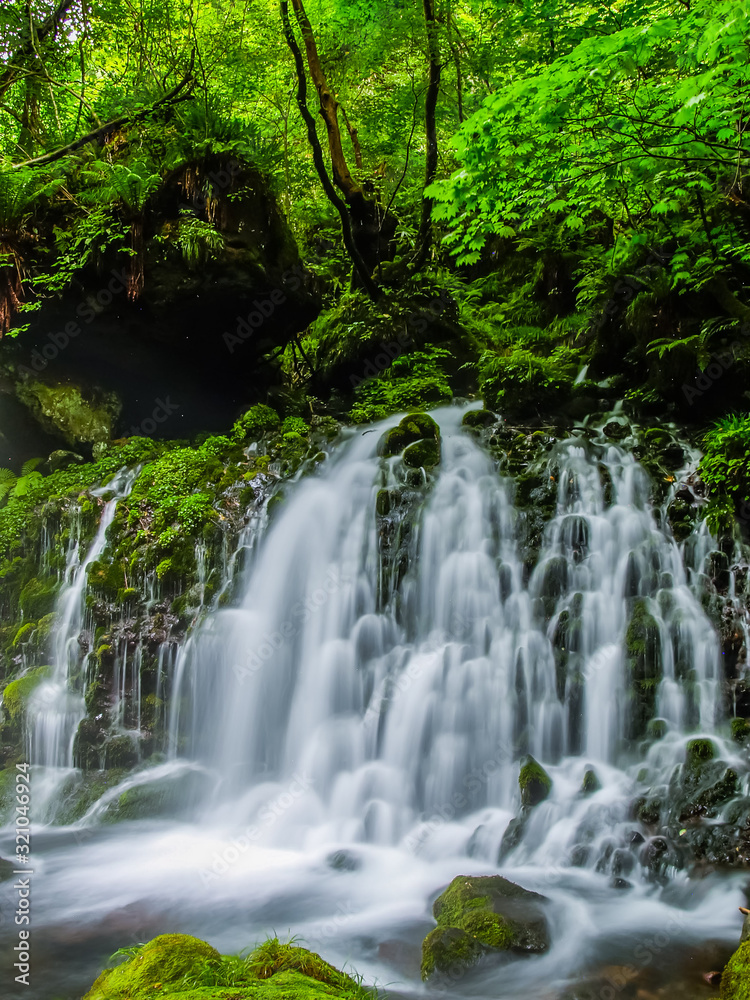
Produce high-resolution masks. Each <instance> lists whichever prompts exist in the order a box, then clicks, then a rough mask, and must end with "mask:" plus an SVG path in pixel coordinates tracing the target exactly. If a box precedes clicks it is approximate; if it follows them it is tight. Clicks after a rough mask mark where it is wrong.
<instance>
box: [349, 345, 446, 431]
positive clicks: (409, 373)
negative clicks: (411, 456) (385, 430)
mask: <svg viewBox="0 0 750 1000" xmlns="http://www.w3.org/2000/svg"><path fill="white" fill-rule="evenodd" d="M451 358H452V355H451V352H450V351H448V350H446V349H445V348H442V347H430V348H428V349H427V350H425V351H413V352H411V353H409V354H402V355H401V356H400V357H397V358H396V359H395V360H394V361H393V362H392V364H391V366H390V368H387V369H386V370H385V371H384V372H382V373H381V374H380V375H377V376H375V377H374V378H370V379H367V380H366V381H364V382H362V383H360V385H358V386H357V387H356V389H355V390H354V400H355V403H354V406H353V407H352V409H351V412H350V414H349V418H350V420H351V421H352V422H353V423H355V424H364V423H370V422H371V421H374V420H382V419H383V418H384V417H388V416H390V415H391V414H392V413H400V412H403V411H404V410H415V409H419V410H421V409H425V408H428V407H430V406H439V405H440V404H441V403H449V402H450V401H451V399H452V398H453V392H452V391H451V387H450V384H449V382H448V378H447V375H446V374H445V368H446V367H447V362H448V361H449V359H451Z"/></svg>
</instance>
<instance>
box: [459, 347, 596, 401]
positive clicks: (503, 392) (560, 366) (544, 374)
mask: <svg viewBox="0 0 750 1000" xmlns="http://www.w3.org/2000/svg"><path fill="white" fill-rule="evenodd" d="M579 366H580V357H579V355H578V354H577V353H576V352H575V351H573V350H571V349H570V348H567V347H556V348H555V349H554V350H553V351H552V352H551V353H550V355H549V356H548V357H541V356H539V355H538V354H535V353H534V352H532V351H530V350H528V349H526V348H523V347H516V348H515V349H513V350H512V351H511V352H510V354H507V355H502V354H498V353H496V352H495V351H485V352H484V353H483V354H482V355H481V357H480V358H479V362H478V371H479V385H480V388H481V391H482V396H483V398H484V401H485V404H486V406H487V408H488V409H491V410H496V411H498V412H508V413H513V414H518V415H529V414H532V413H534V412H535V411H536V410H537V408H543V409H546V410H547V411H549V410H551V409H554V408H555V407H556V406H557V405H558V404H559V403H561V402H563V401H564V400H565V398H566V397H567V395H568V394H569V393H570V391H571V389H572V386H573V380H574V378H575V376H576V374H577V372H578V369H579Z"/></svg>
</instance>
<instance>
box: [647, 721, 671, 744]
mask: <svg viewBox="0 0 750 1000" xmlns="http://www.w3.org/2000/svg"><path fill="white" fill-rule="evenodd" d="M668 732H669V723H668V722H667V720H666V719H651V721H650V722H649V724H648V725H647V726H646V735H647V736H648V738H649V739H651V740H663V739H664V737H665V736H666V735H667V733H668Z"/></svg>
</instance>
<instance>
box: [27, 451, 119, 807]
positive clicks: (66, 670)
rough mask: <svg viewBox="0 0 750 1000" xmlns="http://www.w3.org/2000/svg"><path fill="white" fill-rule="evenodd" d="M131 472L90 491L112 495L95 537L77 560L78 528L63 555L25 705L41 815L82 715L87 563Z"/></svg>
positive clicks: (63, 770)
mask: <svg viewBox="0 0 750 1000" xmlns="http://www.w3.org/2000/svg"><path fill="white" fill-rule="evenodd" d="M135 478H136V473H135V472H132V471H127V470H123V471H122V472H121V473H120V474H119V475H118V476H116V477H115V479H114V480H112V482H110V483H109V484H108V485H107V487H106V488H103V489H101V490H95V491H94V495H97V496H104V495H109V496H111V498H110V499H108V500H107V501H106V503H105V504H104V506H103V509H102V513H101V517H100V521H99V527H98V530H97V533H96V536H95V538H94V540H93V542H92V543H91V546H90V548H89V549H88V551H87V552H86V554H85V556H84V557H83V558H81V551H80V538H79V531H80V525H77V528H78V530H77V531H75V532H74V533H72V536H71V545H70V547H69V549H68V553H67V566H66V570H65V578H64V581H65V582H64V586H63V590H62V592H61V594H60V597H59V599H58V604H57V613H58V621H57V623H56V626H55V634H54V645H53V669H52V673H51V675H50V677H49V678H48V679H47V680H46V681H44V682H43V683H42V684H40V685H38V687H37V688H36V689H35V691H34V692H33V694H32V697H31V699H30V703H29V711H28V715H29V724H28V736H29V747H28V753H29V762H30V763H31V764H32V765H33V766H34V765H35V766H37V767H39V768H44V769H45V770H44V772H43V773H42V775H41V777H42V778H43V781H44V784H45V785H46V789H45V790H44V792H43V793H42V791H41V790H40V798H41V799H42V801H39V802H38V803H37V806H38V808H39V810H40V813H41V814H44V811H45V808H44V802H45V800H49V798H50V797H51V796H52V795H53V794H54V791H55V789H57V788H59V785H60V782H61V780H63V779H64V778H65V777H66V776H67V775H68V774H70V772H71V770H72V768H73V741H74V739H75V735H76V731H77V729H78V725H79V723H80V721H81V719H82V718H83V717H84V715H85V714H86V707H85V702H84V696H85V692H86V658H87V655H88V652H89V651H88V650H86V649H85V648H84V647H82V645H81V643H80V642H79V638H80V635H81V632H82V630H83V628H84V624H85V617H86V584H87V580H88V575H87V574H88V569H89V566H90V565H91V564H92V563H93V562H94V561H95V560H97V559H98V558H99V557H100V556H101V554H102V552H103V551H104V548H105V545H106V541H107V529H108V528H109V526H110V524H111V523H112V521H113V519H114V516H115V512H116V509H117V504H118V503H119V501H120V500H121V499H122V498H123V497H125V496H127V494H128V493H129V492H130V489H131V488H132V485H133V482H134V481H135Z"/></svg>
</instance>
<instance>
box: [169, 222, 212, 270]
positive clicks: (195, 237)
mask: <svg viewBox="0 0 750 1000" xmlns="http://www.w3.org/2000/svg"><path fill="white" fill-rule="evenodd" d="M180 215H181V218H180V227H179V230H178V232H177V237H176V239H175V243H176V244H177V246H178V247H179V248H180V250H181V251H182V255H183V257H184V258H185V260H186V261H187V264H188V266H189V267H192V268H196V267H199V266H201V265H203V264H205V263H206V261H208V260H210V259H211V258H212V257H216V256H217V255H218V254H219V252H220V251H221V250H222V249H223V247H224V237H223V236H222V235H221V233H217V231H216V229H215V228H214V227H213V226H212V225H211V223H210V222H204V221H203V220H202V219H198V218H196V217H195V216H194V215H193V214H192V212H189V211H187V210H183V211H182V212H181V213H180Z"/></svg>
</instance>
